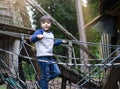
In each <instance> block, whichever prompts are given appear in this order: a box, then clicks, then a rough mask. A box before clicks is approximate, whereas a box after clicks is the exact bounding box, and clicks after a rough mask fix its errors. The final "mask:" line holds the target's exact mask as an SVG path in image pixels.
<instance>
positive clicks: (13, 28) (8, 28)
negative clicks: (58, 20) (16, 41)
mask: <svg viewBox="0 0 120 89" xmlns="http://www.w3.org/2000/svg"><path fill="white" fill-rule="evenodd" d="M0 29H1V30H3V31H9V32H17V33H24V34H32V33H33V32H34V31H35V30H34V29H32V28H26V27H21V26H16V25H10V24H5V23H1V22H0Z"/></svg>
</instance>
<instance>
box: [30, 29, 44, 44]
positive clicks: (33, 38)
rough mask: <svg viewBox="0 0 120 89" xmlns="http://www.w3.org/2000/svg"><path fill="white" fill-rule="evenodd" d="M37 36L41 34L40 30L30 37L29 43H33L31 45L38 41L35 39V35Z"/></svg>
mask: <svg viewBox="0 0 120 89" xmlns="http://www.w3.org/2000/svg"><path fill="white" fill-rule="evenodd" d="M38 34H43V30H42V29H39V30H36V31H35V32H34V34H33V35H32V36H31V38H30V41H31V42H33V43H35V42H36V41H38V40H39V39H38V38H37V35H38Z"/></svg>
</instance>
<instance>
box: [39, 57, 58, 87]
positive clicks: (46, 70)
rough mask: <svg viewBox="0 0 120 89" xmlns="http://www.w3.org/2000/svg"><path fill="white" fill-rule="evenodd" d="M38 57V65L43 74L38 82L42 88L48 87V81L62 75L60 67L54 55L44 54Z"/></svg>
mask: <svg viewBox="0 0 120 89" xmlns="http://www.w3.org/2000/svg"><path fill="white" fill-rule="evenodd" d="M37 58H38V65H39V67H40V70H41V76H40V80H39V81H38V84H39V86H40V87H41V89H48V82H49V81H50V80H51V79H54V78H56V77H57V76H58V75H60V70H59V67H58V65H57V64H56V63H55V60H54V59H53V57H52V56H43V57H37ZM39 60H43V61H47V62H43V61H39ZM53 62H54V63H53Z"/></svg>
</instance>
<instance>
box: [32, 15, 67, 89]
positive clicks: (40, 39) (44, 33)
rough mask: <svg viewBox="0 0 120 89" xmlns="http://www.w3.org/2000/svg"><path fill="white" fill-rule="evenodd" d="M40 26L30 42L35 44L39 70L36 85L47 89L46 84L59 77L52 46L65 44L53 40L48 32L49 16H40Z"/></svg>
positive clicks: (49, 25)
mask: <svg viewBox="0 0 120 89" xmlns="http://www.w3.org/2000/svg"><path fill="white" fill-rule="evenodd" d="M40 25H41V29H38V30H36V31H35V32H34V34H33V35H32V36H31V39H30V40H31V42H35V43H36V52H37V54H36V56H37V59H38V65H39V67H40V70H41V77H40V80H39V81H38V84H39V86H40V87H41V89H48V82H49V81H50V80H51V79H54V78H56V77H57V76H58V75H60V70H59V67H58V65H57V64H56V63H55V60H54V58H53V46H54V45H59V44H62V43H66V42H65V41H62V40H54V35H53V33H52V32H50V30H49V29H50V27H51V18H50V17H49V16H46V15H45V16H42V17H41V18H40Z"/></svg>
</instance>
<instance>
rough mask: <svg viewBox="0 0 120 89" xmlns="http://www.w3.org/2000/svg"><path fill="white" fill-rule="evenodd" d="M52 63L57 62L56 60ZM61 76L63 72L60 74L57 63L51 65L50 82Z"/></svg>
mask: <svg viewBox="0 0 120 89" xmlns="http://www.w3.org/2000/svg"><path fill="white" fill-rule="evenodd" d="M52 62H55V61H54V59H52ZM60 74H61V72H60V69H59V67H58V65H57V64H56V63H51V64H50V78H49V80H51V79H54V78H56V77H58V76H59V75H60Z"/></svg>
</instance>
